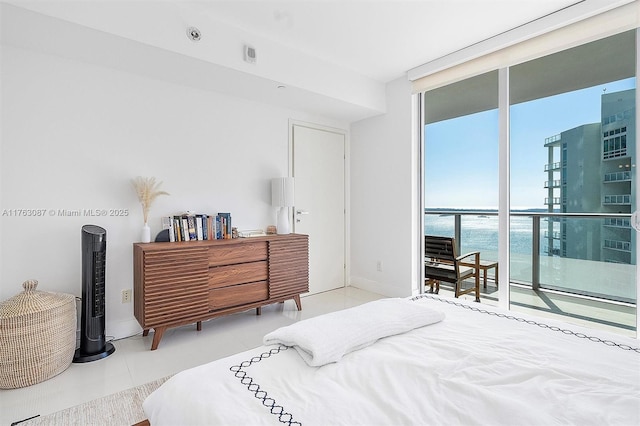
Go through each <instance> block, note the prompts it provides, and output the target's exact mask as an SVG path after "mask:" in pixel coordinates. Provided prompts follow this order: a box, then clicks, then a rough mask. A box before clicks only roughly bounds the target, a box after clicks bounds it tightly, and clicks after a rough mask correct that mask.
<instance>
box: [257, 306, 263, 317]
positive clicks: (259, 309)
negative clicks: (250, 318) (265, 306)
mask: <svg viewBox="0 0 640 426" xmlns="http://www.w3.org/2000/svg"><path fill="white" fill-rule="evenodd" d="M256 315H262V306H258V307H257V308H256Z"/></svg>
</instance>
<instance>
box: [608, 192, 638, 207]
mask: <svg viewBox="0 0 640 426" xmlns="http://www.w3.org/2000/svg"><path fill="white" fill-rule="evenodd" d="M602 204H605V205H616V206H630V205H631V194H621V195H605V196H604V199H603V201H602Z"/></svg>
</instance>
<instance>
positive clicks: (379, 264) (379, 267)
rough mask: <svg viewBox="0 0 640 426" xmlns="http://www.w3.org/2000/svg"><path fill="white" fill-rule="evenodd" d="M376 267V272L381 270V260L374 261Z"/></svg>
mask: <svg viewBox="0 0 640 426" xmlns="http://www.w3.org/2000/svg"><path fill="white" fill-rule="evenodd" d="M376 269H377V270H378V272H382V260H378V261H377V262H376Z"/></svg>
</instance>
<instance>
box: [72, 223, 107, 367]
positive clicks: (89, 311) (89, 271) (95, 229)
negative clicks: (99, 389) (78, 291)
mask: <svg viewBox="0 0 640 426" xmlns="http://www.w3.org/2000/svg"><path fill="white" fill-rule="evenodd" d="M106 260H107V231H105V230H104V229H103V228H101V227H99V226H95V225H84V226H83V227H82V320H81V330H80V348H78V349H76V353H75V355H74V357H73V362H90V361H95V360H98V359H102V358H105V357H108V356H109V355H111V354H112V353H113V352H114V351H115V350H116V348H115V347H114V346H113V345H112V344H111V343H107V342H106V339H105V333H104V328H105V310H104V296H105V289H104V285H105V271H106V266H107V264H106Z"/></svg>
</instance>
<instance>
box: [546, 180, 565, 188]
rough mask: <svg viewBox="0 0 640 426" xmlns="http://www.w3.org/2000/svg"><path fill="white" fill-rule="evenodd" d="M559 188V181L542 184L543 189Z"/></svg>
mask: <svg viewBox="0 0 640 426" xmlns="http://www.w3.org/2000/svg"><path fill="white" fill-rule="evenodd" d="M560 186H562V182H561V181H560V179H556V180H548V181H546V182H545V183H544V187H545V188H560Z"/></svg>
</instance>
